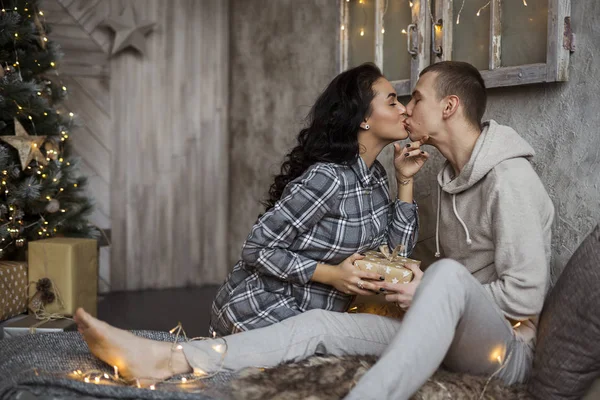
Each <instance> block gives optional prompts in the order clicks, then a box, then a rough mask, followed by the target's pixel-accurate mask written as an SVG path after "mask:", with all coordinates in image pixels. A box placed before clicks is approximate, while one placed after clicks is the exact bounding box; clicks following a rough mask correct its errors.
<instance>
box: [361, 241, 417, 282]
mask: <svg viewBox="0 0 600 400" xmlns="http://www.w3.org/2000/svg"><path fill="white" fill-rule="evenodd" d="M379 249H380V251H374V250H369V251H367V252H366V253H365V258H363V259H362V260H356V261H355V262H354V265H355V266H357V267H358V268H359V269H360V270H361V271H366V272H375V273H377V274H380V275H381V276H383V277H384V278H385V281H386V282H390V283H408V282H410V281H411V280H412V278H413V273H412V271H411V270H410V269H408V268H406V267H405V265H406V264H416V265H418V266H419V265H421V261H418V260H413V259H410V258H406V257H401V256H398V252H399V251H400V250H402V246H398V247H397V248H396V249H394V251H393V252H392V253H391V254H390V252H389V250H388V248H387V246H381V247H380V248H379Z"/></svg>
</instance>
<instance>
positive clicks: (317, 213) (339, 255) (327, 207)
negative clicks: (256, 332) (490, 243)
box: [210, 157, 418, 335]
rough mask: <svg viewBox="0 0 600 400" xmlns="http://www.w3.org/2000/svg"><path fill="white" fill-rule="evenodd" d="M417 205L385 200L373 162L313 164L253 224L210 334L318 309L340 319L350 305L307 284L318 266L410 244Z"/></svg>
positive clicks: (382, 176) (379, 169) (382, 179)
mask: <svg viewBox="0 0 600 400" xmlns="http://www.w3.org/2000/svg"><path fill="white" fill-rule="evenodd" d="M417 211H418V210H417V205H416V204H414V203H413V204H411V203H406V202H402V201H400V200H396V201H394V202H392V201H391V200H390V195H389V185H388V180H387V174H386V172H385V169H384V168H383V166H382V165H381V164H380V163H379V161H375V163H374V164H373V166H372V167H371V168H370V169H368V168H367V165H366V164H365V162H364V161H363V160H362V158H361V157H358V158H357V160H356V162H354V163H353V164H351V165H338V164H334V163H317V164H314V165H313V166H311V167H310V168H309V169H308V170H307V171H306V172H305V173H304V174H302V176H300V177H298V178H296V179H295V180H294V181H292V182H290V183H289V184H288V185H287V186H286V188H285V190H284V192H283V194H282V196H281V199H280V200H279V201H278V202H277V203H276V204H275V206H274V207H273V208H272V209H271V210H269V211H268V212H266V213H265V214H263V215H262V216H261V217H260V218H259V219H258V221H257V222H256V223H255V225H254V227H253V228H252V231H251V232H250V235H249V236H248V238H247V239H246V242H245V243H244V246H243V249H242V257H241V260H240V261H238V263H237V264H236V265H235V266H234V268H233V271H232V272H231V273H230V274H229V276H228V278H227V280H226V281H225V283H224V284H223V285H222V286H221V288H220V289H219V291H218V293H217V296H216V298H215V301H214V303H213V305H212V310H211V327H210V334H211V335H212V334H213V332H216V333H217V334H219V335H228V334H231V333H236V332H240V331H245V330H250V329H255V328H260V327H264V326H267V325H271V324H273V323H276V322H278V321H282V320H284V319H286V318H289V317H292V316H294V315H297V314H299V313H301V312H304V311H307V310H310V309H314V308H320V309H324V310H333V311H339V312H343V311H346V309H347V307H348V306H349V304H350V302H351V301H352V299H353V297H352V296H350V295H346V294H344V293H341V292H339V291H338V290H336V289H335V288H334V287H332V286H329V285H324V284H321V283H318V282H312V281H311V280H310V279H311V277H312V275H313V273H314V271H315V269H316V267H317V262H320V263H325V264H333V265H335V264H339V263H340V262H342V261H343V260H344V259H346V258H347V257H349V256H350V255H351V254H353V253H357V252H364V251H366V250H370V249H374V248H375V249H376V248H377V247H378V246H380V245H382V244H388V245H389V246H390V248H394V247H395V246H396V245H398V244H404V246H405V251H404V252H403V255H405V256H407V255H409V254H410V253H411V252H412V249H413V247H414V245H415V243H416V240H417V233H418V216H417Z"/></svg>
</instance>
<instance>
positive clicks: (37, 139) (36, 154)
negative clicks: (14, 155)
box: [0, 118, 48, 170]
mask: <svg viewBox="0 0 600 400" xmlns="http://www.w3.org/2000/svg"><path fill="white" fill-rule="evenodd" d="M0 140H2V141H4V142H6V143H8V144H9V145H11V146H12V147H14V148H15V149H17V151H18V152H19V159H20V160H21V168H22V169H23V170H25V168H27V166H28V165H29V163H30V162H31V161H32V160H36V161H37V162H38V163H40V164H42V165H48V161H46V157H44V155H43V154H42V152H41V151H40V146H41V145H42V143H44V141H45V140H46V136H30V135H28V134H27V131H26V130H25V128H23V125H21V123H20V122H19V121H18V120H17V119H16V118H15V136H0Z"/></svg>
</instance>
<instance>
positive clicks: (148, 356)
mask: <svg viewBox="0 0 600 400" xmlns="http://www.w3.org/2000/svg"><path fill="white" fill-rule="evenodd" d="M74 320H75V322H76V323H77V330H78V331H79V332H80V333H81V334H82V335H83V338H84V340H85V341H86V342H87V344H88V346H89V348H90V351H91V352H92V354H94V355H95V356H96V357H98V358H99V359H101V360H102V361H104V362H106V363H107V364H110V365H111V366H114V365H116V366H117V367H118V368H119V374H120V375H122V376H123V377H124V378H126V379H138V380H139V382H140V383H141V384H144V383H145V384H146V385H148V384H151V383H154V382H156V381H162V380H164V379H167V378H169V377H171V376H173V375H176V374H183V373H186V372H191V371H192V368H191V367H190V366H189V364H187V361H185V356H184V355H183V353H182V351H181V350H175V351H173V350H172V345H173V344H172V343H167V342H158V341H155V340H150V339H144V338H141V337H138V336H135V335H134V334H132V333H130V332H127V331H124V330H122V329H118V328H115V327H114V326H111V325H109V324H107V323H106V322H103V321H100V320H98V319H96V318H94V317H92V316H91V315H90V314H88V313H87V312H85V311H84V310H83V309H82V308H80V309H78V310H77V312H76V313H75V315H74ZM172 352H173V353H172ZM171 357H173V359H172V360H171V366H170V365H169V360H170V359H171ZM182 360H183V362H182Z"/></svg>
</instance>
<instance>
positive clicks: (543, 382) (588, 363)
mask: <svg viewBox="0 0 600 400" xmlns="http://www.w3.org/2000/svg"><path fill="white" fill-rule="evenodd" d="M598 376H600V225H598V226H596V228H595V229H594V230H593V231H592V233H590V235H589V236H588V237H587V238H586V239H585V240H584V241H583V243H581V245H580V246H579V248H577V250H576V251H575V253H574V254H573V256H572V257H571V259H570V260H569V262H568V263H567V266H566V267H565V269H564V270H563V273H562V274H561V276H560V278H559V279H558V282H557V283H556V285H555V286H554V288H553V289H552V291H551V292H550V295H549V296H548V298H547V299H546V302H545V304H544V309H543V311H542V315H541V318H540V324H539V326H538V336H537V346H536V353H535V358H534V363H533V370H532V375H531V379H530V381H529V384H528V390H529V392H530V393H531V394H532V395H533V396H534V397H535V398H537V399H544V400H551V399H580V398H581V397H583V395H584V394H585V392H586V391H587V390H588V389H589V388H590V386H591V384H592V382H593V381H594V380H595V379H596V378H597V377H598Z"/></svg>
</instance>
